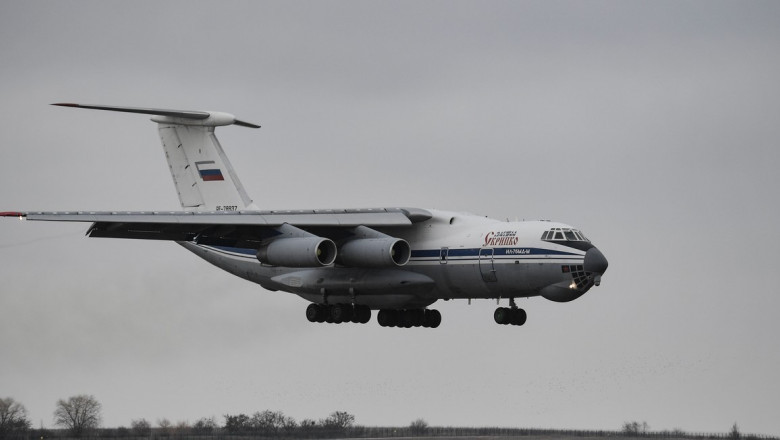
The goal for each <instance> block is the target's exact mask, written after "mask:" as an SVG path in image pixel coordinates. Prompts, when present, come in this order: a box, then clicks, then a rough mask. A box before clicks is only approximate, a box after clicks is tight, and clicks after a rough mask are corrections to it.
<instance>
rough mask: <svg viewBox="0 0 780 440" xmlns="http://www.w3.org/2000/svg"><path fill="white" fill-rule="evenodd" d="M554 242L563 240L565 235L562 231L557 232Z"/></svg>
mask: <svg viewBox="0 0 780 440" xmlns="http://www.w3.org/2000/svg"><path fill="white" fill-rule="evenodd" d="M554 240H563V233H562V232H561V231H556V232H555V238H554Z"/></svg>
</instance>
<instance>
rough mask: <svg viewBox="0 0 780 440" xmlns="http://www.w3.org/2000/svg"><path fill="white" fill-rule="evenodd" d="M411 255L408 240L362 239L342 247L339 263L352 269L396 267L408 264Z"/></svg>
mask: <svg viewBox="0 0 780 440" xmlns="http://www.w3.org/2000/svg"><path fill="white" fill-rule="evenodd" d="M411 255H412V250H411V247H410V246H409V243H407V242H406V240H402V239H400V238H393V237H387V236H386V237H384V238H361V239H354V240H350V241H347V242H346V243H344V244H342V245H341V247H340V248H339V263H340V264H343V265H344V266H350V267H396V266H403V265H405V264H406V263H408V262H409V257H411Z"/></svg>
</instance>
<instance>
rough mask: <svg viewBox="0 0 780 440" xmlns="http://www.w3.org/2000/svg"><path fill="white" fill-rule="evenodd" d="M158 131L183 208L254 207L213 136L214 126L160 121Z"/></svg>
mask: <svg viewBox="0 0 780 440" xmlns="http://www.w3.org/2000/svg"><path fill="white" fill-rule="evenodd" d="M159 130H160V140H161V141H162V144H163V149H164V150H165V158H166V159H167V160H168V166H169V167H170V170H171V177H173V184H174V185H175V186H176V192H177V193H178V195H179V200H180V201H181V206H182V208H184V209H188V210H199V211H236V210H242V209H245V208H249V207H251V205H252V200H251V199H250V198H249V196H248V195H247V193H246V190H244V186H243V185H242V184H241V181H240V180H238V176H237V175H236V172H235V170H234V169H233V166H232V165H231V164H230V161H229V160H228V158H227V156H226V155H225V151H224V150H223V149H222V146H221V145H220V144H219V140H217V137H216V136H215V135H214V127H207V126H192V125H178V124H168V123H163V122H160V127H159Z"/></svg>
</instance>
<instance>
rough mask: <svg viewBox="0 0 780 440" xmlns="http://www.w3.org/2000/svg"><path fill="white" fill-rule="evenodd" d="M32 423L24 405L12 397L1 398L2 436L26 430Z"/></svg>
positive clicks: (0, 428) (0, 432)
mask: <svg viewBox="0 0 780 440" xmlns="http://www.w3.org/2000/svg"><path fill="white" fill-rule="evenodd" d="M30 425H31V423H30V420H29V419H28V418H27V409H26V408H25V407H24V405H22V404H21V403H19V402H16V401H15V400H14V399H12V398H10V397H8V398H5V399H0V437H2V436H3V434H5V433H8V432H12V431H26V430H28V429H30Z"/></svg>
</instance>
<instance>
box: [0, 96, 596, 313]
mask: <svg viewBox="0 0 780 440" xmlns="http://www.w3.org/2000/svg"><path fill="white" fill-rule="evenodd" d="M52 105H56V106H61V107H71V108H81V109H93V110H107V111H116V112H127V113H139V114H146V115H152V117H151V120H152V121H153V122H155V123H157V124H158V131H159V135H160V139H161V141H162V146H163V150H164V152H165V156H166V159H167V161H168V165H169V167H170V172H171V177H172V178H173V183H174V186H175V188H176V191H177V193H178V196H179V200H180V202H181V207H182V210H180V211H171V212H167V211H166V212H162V211H144V212H116V211H114V212H93V211H69V212H18V211H10V212H0V216H2V217H19V218H21V219H26V220H34V221H61V222H89V223H91V226H90V227H89V229H88V231H87V234H86V235H88V236H89V237H105V238H126V239H141V240H168V241H174V242H176V243H178V244H179V245H181V246H182V247H184V248H185V249H187V250H188V251H190V252H192V253H194V254H195V255H197V256H198V257H200V258H202V259H204V260H206V261H207V262H209V263H211V264H213V265H214V266H217V267H219V268H220V269H223V270H226V271H228V272H230V273H231V274H233V275H236V276H238V277H241V278H244V279H246V280H249V281H251V282H254V283H257V284H259V285H260V286H261V287H263V288H264V289H267V290H270V291H284V292H289V293H293V294H295V295H298V296H300V297H301V298H303V299H305V300H307V301H309V302H310V304H309V305H308V307H307V308H306V318H307V319H308V321H310V322H316V323H323V322H327V323H336V324H339V323H346V322H351V323H360V324H365V323H367V322H369V321H370V319H371V314H372V311H378V312H377V322H378V324H379V325H380V326H382V327H401V328H410V327H425V328H436V327H438V326H439V325H440V324H441V319H442V317H441V313H440V312H439V311H438V310H436V309H432V308H429V306H431V305H432V304H434V303H435V302H436V301H438V300H451V299H468V300H469V302H470V301H471V299H495V300H496V301H497V303H498V302H499V301H500V300H501V299H508V300H509V307H498V308H496V310H495V312H494V313H493V319H494V321H495V322H496V323H497V324H502V325H515V326H520V325H523V324H524V323H525V322H526V319H527V313H526V312H525V310H523V309H522V308H519V307H517V304H516V303H515V299H516V298H528V297H535V296H541V297H543V298H546V299H548V300H551V301H555V302H568V301H572V300H575V299H577V298H579V297H580V296H582V295H583V294H585V292H587V291H588V290H590V289H591V288H592V287H594V286H598V285H600V283H601V277H602V275H603V274H604V273H605V271H606V270H607V266H608V262H607V259H606V258H605V256H604V254H603V253H602V252H601V251H600V250H599V249H598V248H597V247H596V246H594V245H593V244H592V243H591V241H590V240H589V239H588V238H586V237H585V235H584V234H583V233H582V231H580V230H579V229H576V228H573V227H571V226H569V225H566V224H563V223H556V222H551V221H546V220H541V221H515V222H508V221H506V222H504V221H500V220H495V219H491V218H487V217H480V216H477V215H472V214H463V213H457V212H448V211H441V210H436V209H421V208H407V207H396V208H370V209H314V210H294V211H289V210H284V211H272V210H261V209H260V208H258V207H257V206H256V205H255V204H254V203H253V201H252V199H251V198H250V197H249V195H248V194H247V192H246V190H245V189H244V187H243V185H242V184H241V182H240V181H239V179H238V176H237V175H236V172H235V169H234V168H233V166H232V165H231V164H230V161H229V160H228V158H227V156H226V155H225V152H224V150H223V149H222V146H221V145H220V143H219V141H218V140H217V138H216V136H215V135H214V131H215V128H216V127H221V126H229V125H238V126H243V127H248V128H260V126H259V125H256V124H252V123H249V122H246V121H243V120H240V119H237V118H236V117H235V116H234V115H232V114H228V113H222V112H213V111H185V110H164V109H154V108H138V107H116V106H106V105H82V104H72V103H58V104H52Z"/></svg>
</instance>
